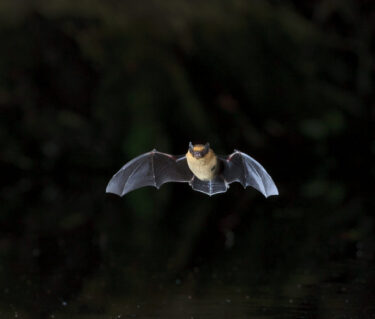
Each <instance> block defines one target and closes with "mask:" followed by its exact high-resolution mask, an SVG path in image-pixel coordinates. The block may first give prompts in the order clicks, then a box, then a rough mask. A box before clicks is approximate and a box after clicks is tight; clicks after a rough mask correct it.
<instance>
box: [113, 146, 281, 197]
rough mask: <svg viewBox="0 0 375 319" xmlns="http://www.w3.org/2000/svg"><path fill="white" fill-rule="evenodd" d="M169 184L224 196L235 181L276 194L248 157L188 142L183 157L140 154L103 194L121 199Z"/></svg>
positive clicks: (269, 193)
mask: <svg viewBox="0 0 375 319" xmlns="http://www.w3.org/2000/svg"><path fill="white" fill-rule="evenodd" d="M168 182H181V183H189V185H190V186H191V188H192V189H193V190H195V191H198V192H202V193H205V194H207V195H209V196H212V195H215V194H219V193H225V192H226V191H227V190H228V188H229V185H230V184H231V183H234V182H239V183H241V184H242V186H243V187H244V188H246V187H248V186H252V187H253V188H255V189H257V190H258V191H259V192H261V193H262V194H263V195H264V196H265V197H268V196H271V195H278V194H279V192H278V190H277V187H276V185H275V183H274V182H273V180H272V178H271V176H270V175H269V174H268V173H267V172H266V170H265V169H264V168H263V166H262V165H261V164H259V163H258V162H257V161H256V160H255V159H253V158H252V157H251V156H249V155H247V154H245V153H242V152H240V151H238V150H234V152H233V153H232V154H230V155H228V156H220V155H218V156H217V155H216V154H215V153H214V151H213V150H212V149H211V148H210V145H209V143H206V144H205V145H202V144H196V145H193V144H192V143H191V142H190V143H189V149H188V151H187V153H186V154H185V155H180V156H175V155H170V154H166V153H162V152H159V151H157V150H156V149H154V150H152V151H151V152H148V153H144V154H142V155H139V156H138V157H136V158H134V159H133V160H131V161H130V162H128V163H126V164H125V165H124V166H123V167H122V168H121V169H120V170H119V171H118V172H117V173H116V174H115V175H113V177H112V179H111V180H110V181H109V183H108V185H107V188H106V192H107V193H113V194H116V195H119V196H124V195H125V194H127V193H129V192H131V191H133V190H135V189H138V188H141V187H144V186H154V187H156V188H158V189H159V187H160V186H161V185H163V184H164V183H168Z"/></svg>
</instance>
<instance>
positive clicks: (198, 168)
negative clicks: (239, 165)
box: [187, 156, 218, 181]
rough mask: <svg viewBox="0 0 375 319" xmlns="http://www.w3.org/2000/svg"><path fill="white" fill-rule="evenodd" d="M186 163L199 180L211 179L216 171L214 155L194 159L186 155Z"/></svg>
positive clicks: (216, 164)
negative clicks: (208, 157)
mask: <svg viewBox="0 0 375 319" xmlns="http://www.w3.org/2000/svg"><path fill="white" fill-rule="evenodd" d="M187 163H188V166H189V168H190V170H191V171H192V173H193V174H194V175H195V176H196V177H198V178H199V179H200V180H201V181H209V180H212V179H213V178H214V177H215V175H216V173H217V171H218V162H217V158H216V156H215V157H212V158H210V159H208V160H207V159H205V158H202V159H196V158H191V157H187Z"/></svg>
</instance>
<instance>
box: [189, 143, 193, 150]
mask: <svg viewBox="0 0 375 319" xmlns="http://www.w3.org/2000/svg"><path fill="white" fill-rule="evenodd" d="M193 148H194V146H193V143H191V142H190V143H189V151H191V152H192V151H193Z"/></svg>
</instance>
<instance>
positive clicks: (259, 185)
mask: <svg viewBox="0 0 375 319" xmlns="http://www.w3.org/2000/svg"><path fill="white" fill-rule="evenodd" d="M220 159H221V162H222V163H223V172H222V175H223V177H224V179H225V180H226V181H227V182H228V183H229V184H230V183H233V182H239V183H241V184H242V186H243V187H245V188H246V187H248V186H252V187H254V188H255V189H257V190H258V191H259V192H261V193H262V194H263V195H264V196H265V197H268V196H271V195H278V194H279V192H278V190H277V187H276V185H275V183H274V182H273V180H272V178H271V176H270V175H269V174H268V173H267V171H266V170H265V169H264V167H263V166H262V165H261V164H259V163H258V162H257V161H256V160H255V159H253V158H252V157H251V156H249V155H247V154H245V153H242V152H240V151H236V150H235V151H234V153H232V154H231V155H229V156H228V157H227V158H226V159H224V158H222V157H221V158H220Z"/></svg>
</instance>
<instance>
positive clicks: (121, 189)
mask: <svg viewBox="0 0 375 319" xmlns="http://www.w3.org/2000/svg"><path fill="white" fill-rule="evenodd" d="M192 178H193V173H192V172H191V171H190V170H189V167H188V165H187V162H186V158H185V156H173V155H170V154H166V153H161V152H158V151H157V150H153V151H151V152H148V153H145V154H142V155H140V156H138V157H136V158H134V159H133V160H131V161H130V162H128V163H126V164H125V165H124V166H123V167H122V168H121V169H120V170H119V171H118V172H117V173H116V174H115V175H113V177H112V179H111V180H110V181H109V183H108V185H107V189H106V192H107V193H113V194H116V195H119V196H124V195H125V194H126V193H129V192H131V191H132V190H135V189H137V188H140V187H144V186H155V187H156V188H159V187H160V186H161V185H163V184H164V183H167V182H190V181H191V180H192Z"/></svg>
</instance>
